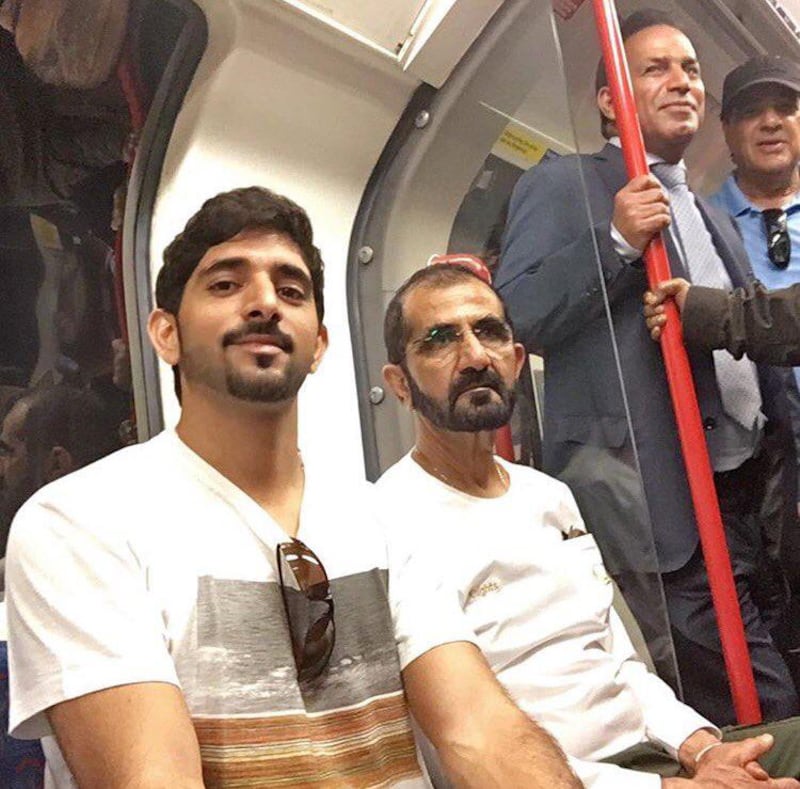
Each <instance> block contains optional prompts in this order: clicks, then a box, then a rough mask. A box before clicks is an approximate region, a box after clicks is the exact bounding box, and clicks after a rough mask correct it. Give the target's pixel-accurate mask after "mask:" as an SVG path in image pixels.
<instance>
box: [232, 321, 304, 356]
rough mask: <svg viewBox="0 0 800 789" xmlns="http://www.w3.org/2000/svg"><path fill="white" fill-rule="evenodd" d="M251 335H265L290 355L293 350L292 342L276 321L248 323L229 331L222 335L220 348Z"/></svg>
mask: <svg viewBox="0 0 800 789" xmlns="http://www.w3.org/2000/svg"><path fill="white" fill-rule="evenodd" d="M251 334H266V335H269V337H270V338H271V339H272V340H273V341H274V342H275V344H276V345H277V346H278V347H279V348H280V349H281V350H282V351H286V353H291V352H292V351H293V350H294V341H293V340H292V338H291V337H290V336H289V335H288V334H286V332H284V331H283V330H282V329H280V328H279V327H278V321H276V320H269V321H260V320H254V321H248V322H247V323H245V324H244V325H242V326H240V327H239V328H237V329H231V330H230V331H229V332H225V334H223V335H222V347H223V348H227V347H228V346H229V345H233V344H234V343H237V342H241V341H242V340H243V339H244V338H245V337H247V336H249V335H251Z"/></svg>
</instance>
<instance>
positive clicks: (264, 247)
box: [194, 228, 311, 276]
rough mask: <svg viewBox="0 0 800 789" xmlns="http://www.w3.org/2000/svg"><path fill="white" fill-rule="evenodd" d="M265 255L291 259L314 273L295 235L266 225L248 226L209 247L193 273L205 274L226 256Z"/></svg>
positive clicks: (255, 259) (254, 259)
mask: <svg viewBox="0 0 800 789" xmlns="http://www.w3.org/2000/svg"><path fill="white" fill-rule="evenodd" d="M265 257H266V258H270V259H272V258H281V259H282V260H283V262H287V263H292V264H293V265H296V266H298V267H300V268H301V269H302V270H303V271H305V272H306V274H308V275H309V276H311V272H310V271H309V269H308V266H307V265H306V263H305V261H304V260H303V255H302V252H301V250H300V247H299V246H298V245H297V244H296V243H295V241H294V239H292V238H291V236H288V235H286V234H285V233H279V232H276V231H274V230H268V229H263V228H245V229H244V230H242V231H240V232H239V233H237V234H236V235H235V236H233V237H232V238H229V239H227V240H226V241H221V242H220V243H219V244H215V245H214V246H212V247H209V248H208V249H207V250H206V253H205V254H204V255H203V257H202V258H200V262H199V263H198V264H197V268H196V269H195V271H194V273H195V274H198V275H199V274H202V273H203V272H204V271H206V270H207V269H209V268H210V267H211V266H213V265H214V264H215V263H218V262H219V261H222V260H226V259H231V260H234V259H240V260H242V261H252V262H259V260H261V259H262V258H265Z"/></svg>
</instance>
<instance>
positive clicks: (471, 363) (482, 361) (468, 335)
mask: <svg viewBox="0 0 800 789" xmlns="http://www.w3.org/2000/svg"><path fill="white" fill-rule="evenodd" d="M459 359H460V362H461V367H462V369H466V368H467V367H472V368H473V369H475V370H485V369H486V368H487V367H488V366H489V364H490V362H491V359H490V358H489V354H488V352H487V350H486V348H485V347H484V345H483V343H482V342H481V341H480V340H479V339H478V338H477V337H476V336H475V334H474V332H472V331H470V330H469V329H467V330H465V331H464V333H463V334H462V336H461V346H460V349H459Z"/></svg>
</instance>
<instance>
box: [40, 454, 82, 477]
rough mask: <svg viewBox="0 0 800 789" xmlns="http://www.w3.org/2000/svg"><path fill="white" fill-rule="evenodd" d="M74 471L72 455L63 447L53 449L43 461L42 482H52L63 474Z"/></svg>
mask: <svg viewBox="0 0 800 789" xmlns="http://www.w3.org/2000/svg"><path fill="white" fill-rule="evenodd" d="M74 470H75V463H74V461H73V460H72V454H71V453H70V451H69V450H68V449H64V447H53V448H52V449H51V450H50V451H49V452H48V453H47V456H46V457H45V459H44V468H43V469H42V473H43V475H44V481H45V482H46V483H47V482H52V481H53V480H54V479H58V478H59V477H63V476H64V475H65V474H69V473H70V472H72V471H74Z"/></svg>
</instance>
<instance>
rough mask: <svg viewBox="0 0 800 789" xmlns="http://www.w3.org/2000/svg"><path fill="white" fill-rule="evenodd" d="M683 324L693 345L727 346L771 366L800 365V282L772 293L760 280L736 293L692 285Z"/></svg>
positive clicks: (727, 348)
mask: <svg viewBox="0 0 800 789" xmlns="http://www.w3.org/2000/svg"><path fill="white" fill-rule="evenodd" d="M682 323H683V333H684V339H685V341H686V344H687V345H688V346H690V347H694V348H700V349H704V350H713V349H715V348H725V349H726V350H728V351H730V353H732V354H733V355H734V356H735V357H737V358H739V357H741V356H742V355H743V354H745V353H746V354H747V355H748V356H749V357H750V358H751V359H752V360H753V361H756V362H764V363H766V364H775V365H782V366H795V365H798V364H800V285H792V286H791V287H789V288H783V289H781V290H776V291H768V290H765V289H764V287H763V286H762V285H761V284H760V283H756V284H755V285H754V286H750V287H748V288H746V289H737V290H735V291H734V292H733V293H730V294H728V293H725V292H724V291H720V290H716V289H713V288H704V287H699V286H692V287H691V288H689V292H688V295H687V297H686V304H685V305H684V308H683V315H682Z"/></svg>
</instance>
